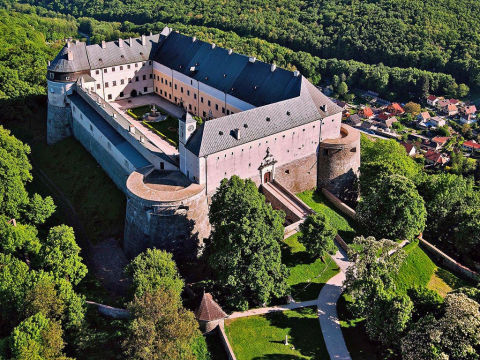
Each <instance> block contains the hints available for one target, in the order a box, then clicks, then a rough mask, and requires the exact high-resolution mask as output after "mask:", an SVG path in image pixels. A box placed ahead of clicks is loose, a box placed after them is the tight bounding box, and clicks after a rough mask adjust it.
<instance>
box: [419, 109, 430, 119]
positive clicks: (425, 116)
mask: <svg viewBox="0 0 480 360" xmlns="http://www.w3.org/2000/svg"><path fill="white" fill-rule="evenodd" d="M418 117H419V118H421V119H422V120H427V119H430V113H429V112H428V111H424V112H422V113H420V114H418Z"/></svg>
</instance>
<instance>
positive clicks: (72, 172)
mask: <svg viewBox="0 0 480 360" xmlns="http://www.w3.org/2000/svg"><path fill="white" fill-rule="evenodd" d="M30 145H31V147H32V155H31V156H32V159H33V162H34V164H35V166H38V167H39V168H40V169H41V170H42V171H44V172H45V173H46V174H47V176H48V177H49V178H50V179H51V180H52V181H53V182H54V183H55V184H56V186H57V187H58V188H60V190H61V191H62V192H63V193H64V194H65V196H66V197H67V198H68V199H69V200H70V202H71V203H72V205H73V207H74V208H75V210H76V212H77V213H78V216H79V217H80V220H81V222H82V223H83V225H84V228H85V231H86V233H87V236H88V237H89V239H90V240H91V241H92V242H93V243H95V242H97V241H101V240H103V239H105V238H106V237H111V236H115V237H117V236H122V235H123V227H124V218H125V206H126V202H125V195H124V194H123V193H122V192H121V191H120V190H119V189H118V188H117V187H116V186H115V184H114V183H113V182H112V180H111V179H110V178H109V177H108V176H107V174H106V173H105V172H104V171H103V169H102V168H101V167H100V166H99V165H98V163H97V161H96V160H95V159H94V158H93V157H92V156H91V155H90V154H89V153H88V152H87V151H86V150H85V149H84V148H83V146H82V145H81V144H80V143H79V142H78V141H77V140H75V139H73V138H68V139H65V140H63V141H60V142H59V143H57V144H55V145H52V146H47V145H46V144H44V143H33V144H30Z"/></svg>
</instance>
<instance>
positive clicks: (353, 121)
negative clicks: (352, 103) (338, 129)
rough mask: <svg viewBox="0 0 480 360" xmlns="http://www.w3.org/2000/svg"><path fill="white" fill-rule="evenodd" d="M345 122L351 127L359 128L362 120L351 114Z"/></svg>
mask: <svg viewBox="0 0 480 360" xmlns="http://www.w3.org/2000/svg"><path fill="white" fill-rule="evenodd" d="M346 122H347V124H349V125H352V126H359V125H360V124H361V123H362V118H361V117H360V116H358V114H353V115H351V116H349V117H348V118H347V121H346Z"/></svg>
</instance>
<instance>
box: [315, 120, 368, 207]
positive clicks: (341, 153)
mask: <svg viewBox="0 0 480 360" xmlns="http://www.w3.org/2000/svg"><path fill="white" fill-rule="evenodd" d="M340 135H341V136H340V137H339V138H337V139H325V140H323V141H322V142H321V143H320V147H319V151H318V163H317V164H318V170H317V187H318V189H322V188H326V189H327V190H329V191H330V192H332V193H333V194H334V195H335V196H337V197H339V198H340V199H342V200H346V201H349V200H350V201H351V200H356V199H357V197H358V183H357V179H358V175H359V167H360V133H359V131H358V130H355V129H353V128H351V127H350V126H348V125H344V124H342V126H341V129H340Z"/></svg>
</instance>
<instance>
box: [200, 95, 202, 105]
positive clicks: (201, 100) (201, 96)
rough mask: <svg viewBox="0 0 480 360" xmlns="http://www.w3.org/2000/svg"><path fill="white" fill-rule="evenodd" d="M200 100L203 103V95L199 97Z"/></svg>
mask: <svg viewBox="0 0 480 360" xmlns="http://www.w3.org/2000/svg"><path fill="white" fill-rule="evenodd" d="M200 102H201V103H202V104H203V96H201V97H200Z"/></svg>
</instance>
